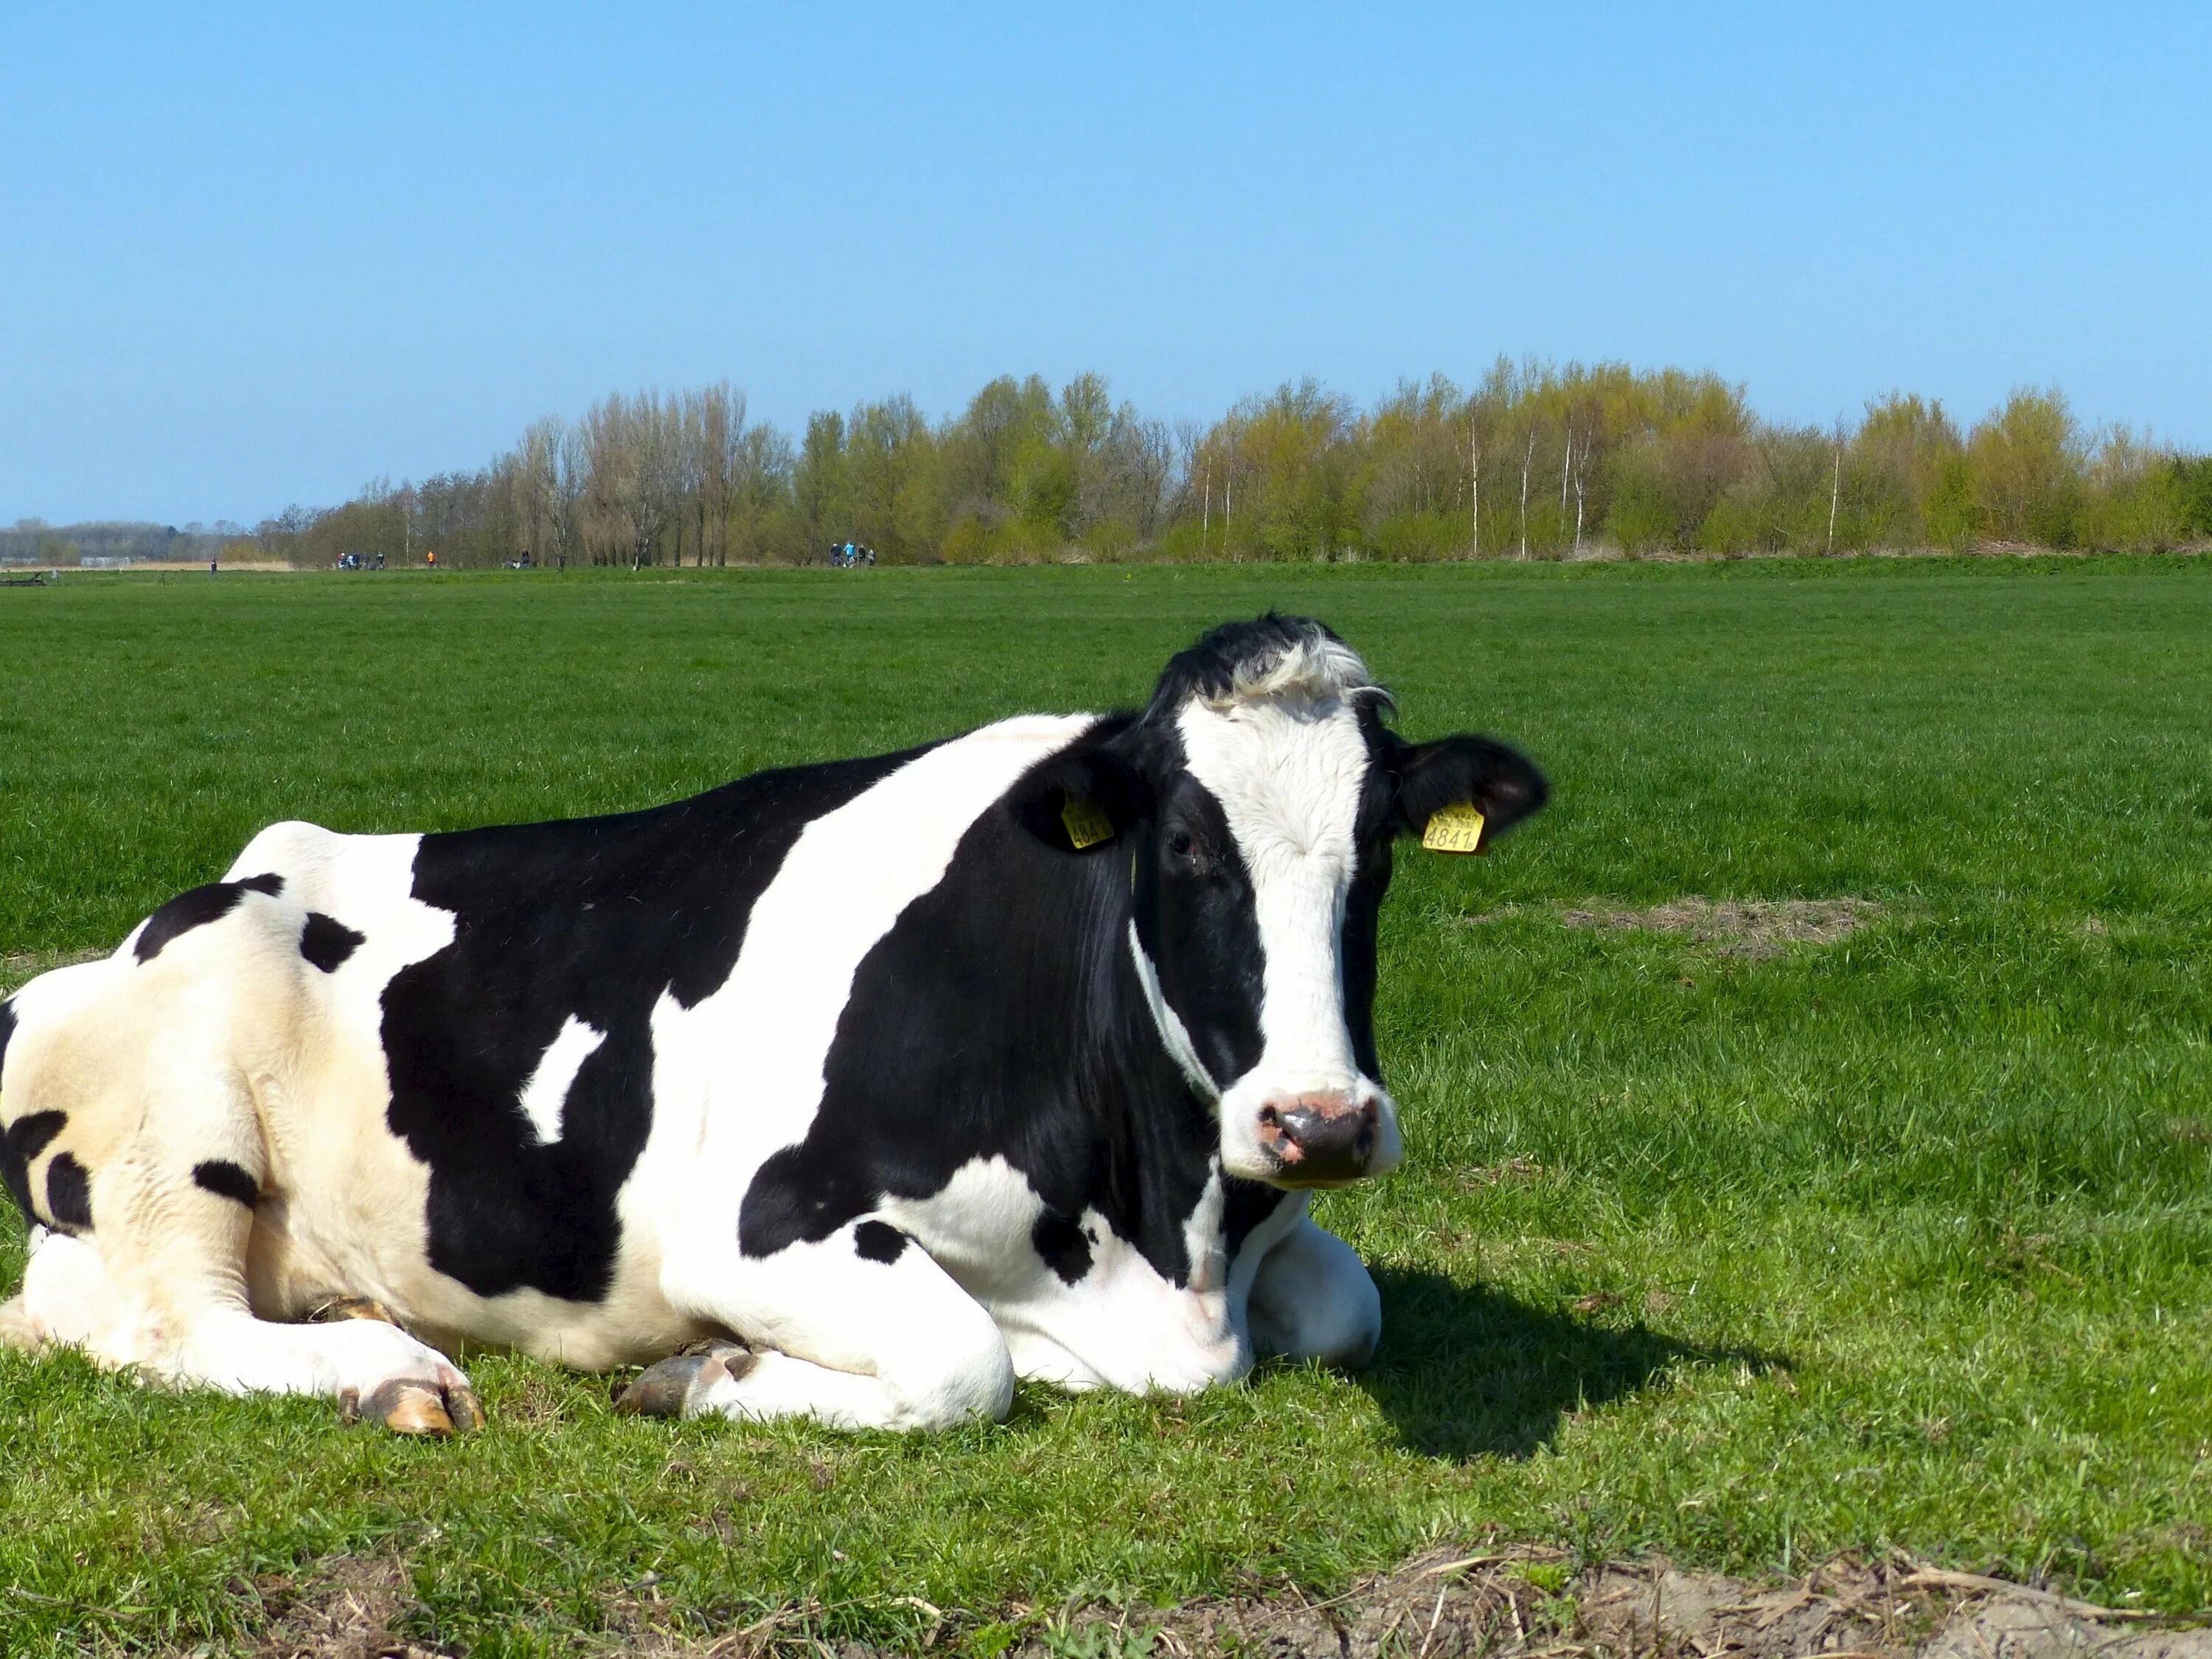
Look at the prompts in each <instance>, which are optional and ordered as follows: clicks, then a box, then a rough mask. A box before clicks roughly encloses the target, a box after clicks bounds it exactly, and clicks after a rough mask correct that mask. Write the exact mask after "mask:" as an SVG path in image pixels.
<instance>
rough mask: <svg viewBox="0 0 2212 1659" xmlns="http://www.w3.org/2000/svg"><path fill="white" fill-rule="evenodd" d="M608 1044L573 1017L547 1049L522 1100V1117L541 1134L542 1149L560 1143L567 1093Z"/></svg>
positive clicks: (595, 1029)
mask: <svg viewBox="0 0 2212 1659" xmlns="http://www.w3.org/2000/svg"><path fill="white" fill-rule="evenodd" d="M606 1040H607V1034H606V1033H605V1031H602V1030H599V1027H597V1026H596V1025H589V1024H586V1023H585V1022H584V1021H582V1020H580V1019H579V1018H576V1017H575V1015H574V1014H571V1015H569V1016H568V1018H567V1019H565V1020H563V1021H562V1023H561V1029H560V1030H559V1031H558V1032H556V1034H555V1036H554V1038H553V1041H552V1042H550V1043H548V1044H547V1045H546V1048H545V1053H544V1055H543V1056H541V1057H540V1058H539V1060H538V1069H537V1070H536V1071H534V1072H532V1073H531V1074H530V1081H529V1082H527V1083H526V1084H524V1085H522V1092H521V1095H520V1101H521V1104H522V1112H523V1115H524V1116H526V1117H527V1118H528V1119H529V1120H530V1123H531V1127H532V1128H534V1129H536V1130H537V1131H538V1144H539V1145H540V1146H551V1145H552V1144H553V1143H554V1142H555V1141H556V1140H558V1139H561V1114H562V1110H563V1109H565V1108H566V1107H567V1106H568V1091H569V1090H570V1089H571V1088H573V1087H574V1086H575V1082H576V1073H579V1072H580V1071H582V1070H583V1069H584V1062H585V1061H586V1060H589V1059H590V1058H591V1057H592V1055H593V1054H596V1053H598V1052H599V1045H600V1044H601V1043H603V1042H605V1041H606Z"/></svg>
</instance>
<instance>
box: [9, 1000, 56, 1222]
mask: <svg viewBox="0 0 2212 1659" xmlns="http://www.w3.org/2000/svg"><path fill="white" fill-rule="evenodd" d="M4 1015H8V1008H7V1005H6V1004H4V1003H0V1016H4ZM8 1017H9V1018H13V1017H12V1016H8ZM5 1035H6V1030H5V1026H4V1024H0V1036H5ZM68 1121H69V1114H68V1113H67V1112H54V1111H46V1112H26V1113H24V1114H23V1115H22V1116H21V1117H19V1118H17V1119H16V1120H15V1121H14V1122H13V1123H11V1124H9V1126H8V1128H7V1133H5V1134H0V1180H5V1181H6V1182H7V1183H8V1196H9V1197H10V1198H12V1199H14V1200H15V1207H16V1208H17V1209H19V1210H21V1212H23V1219H24V1220H26V1221H29V1222H36V1221H37V1220H38V1218H39V1216H38V1212H37V1211H36V1210H35V1209H33V1207H32V1205H31V1162H32V1160H33V1158H37V1157H38V1155H39V1154H40V1152H45V1151H46V1148H47V1147H48V1146H51V1145H52V1144H53V1139H54V1137H55V1136H56V1135H58V1134H59V1133H61V1132H62V1126H63V1125H64V1124H65V1123H67V1122H68Z"/></svg>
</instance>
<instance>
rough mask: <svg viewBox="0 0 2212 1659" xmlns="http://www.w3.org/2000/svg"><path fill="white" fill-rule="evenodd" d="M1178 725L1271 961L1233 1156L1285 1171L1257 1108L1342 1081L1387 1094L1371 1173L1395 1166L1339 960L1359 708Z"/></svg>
mask: <svg viewBox="0 0 2212 1659" xmlns="http://www.w3.org/2000/svg"><path fill="white" fill-rule="evenodd" d="M1354 660H1355V661H1356V660H1357V659H1354ZM1177 725H1178V726H1179V727H1180V728H1181V731H1182V742H1183V752H1184V756H1185V758H1186V761H1187V763H1188V765H1189V768H1190V770H1191V775H1193V776H1194V777H1195V778H1196V779H1197V780H1198V781H1200V783H1202V784H1204V785H1205V786H1206V788H1207V789H1208V790H1210V791H1211V792H1212V794H1213V796H1214V798H1215V799H1217V800H1218V801H1219V802H1220V804H1221V810H1222V812H1223V814H1224V816H1225V817H1227V819H1228V820H1229V827H1230V830H1231V833H1232V834H1233V835H1234V836H1236V838H1237V850H1238V851H1239V852H1240V853H1241V854H1243V860H1244V864H1245V867H1246V869H1247V870H1248V871H1249V873H1250V876H1251V879H1252V890H1253V899H1254V907H1255V910H1256V912H1257V915H1258V920H1259V927H1260V943H1261V950H1262V951H1263V953H1264V954H1265V957H1266V960H1267V966H1266V974H1265V979H1264V983H1263V987H1262V994H1261V1005H1260V1033H1261V1055H1260V1060H1259V1063H1258V1064H1257V1065H1255V1066H1253V1068H1252V1069H1251V1070H1250V1071H1249V1072H1248V1073H1245V1074H1244V1075H1243V1077H1241V1078H1238V1079H1235V1080H1234V1081H1233V1082H1232V1083H1231V1084H1230V1085H1229V1086H1228V1087H1227V1088H1226V1089H1225V1090H1224V1091H1221V1093H1220V1101H1221V1161H1222V1167H1223V1168H1224V1169H1225V1170H1227V1171H1228V1172H1229V1173H1230V1174H1231V1175H1237V1176H1248V1177H1251V1178H1254V1179H1265V1178H1267V1177H1268V1176H1271V1175H1273V1174H1274V1173H1275V1171H1276V1169H1277V1165H1276V1163H1275V1160H1274V1158H1273V1157H1272V1156H1271V1155H1270V1154H1269V1153H1268V1152H1267V1151H1266V1149H1265V1148H1264V1147H1263V1146H1261V1140H1260V1121H1259V1111H1260V1108H1261V1106H1262V1105H1264V1104H1266V1103H1267V1102H1269V1101H1272V1100H1279V1099H1283V1098H1287V1097H1296V1096H1298V1095H1301V1094H1307V1093H1313V1092H1319V1091H1332V1092H1345V1093H1349V1094H1352V1095H1353V1096H1355V1097H1359V1098H1371V1099H1373V1100H1374V1101H1375V1102H1376V1105H1377V1108H1378V1112H1379V1117H1380V1122H1379V1125H1378V1129H1377V1134H1376V1156H1375V1158H1374V1161H1373V1163H1372V1164H1370V1173H1373V1174H1378V1175H1379V1174H1382V1173H1383V1172H1384V1171H1385V1170H1390V1169H1393V1168H1395V1166H1396V1164H1397V1162H1398V1158H1399V1146H1400V1143H1399V1136H1398V1125H1397V1112H1396V1109H1395V1106H1394V1105H1393V1104H1392V1103H1391V1101H1390V1099H1389V1096H1388V1095H1386V1094H1385V1093H1384V1092H1383V1088H1382V1085H1380V1084H1378V1083H1376V1081H1375V1079H1372V1078H1369V1077H1365V1076H1363V1075H1362V1074H1361V1073H1360V1070H1359V1063H1358V1060H1356V1059H1355V1058H1354V1057H1353V1054H1352V1032H1351V1029H1350V1028H1349V1026H1347V1025H1346V1023H1345V1010H1344V998H1343V977H1342V974H1341V972H1340V956H1341V952H1342V948H1343V932H1344V908H1345V902H1346V897H1347V896H1348V895H1349V894H1350V891H1351V888H1352V877H1353V875H1354V874H1355V873H1356V862H1357V858H1358V848H1357V846H1356V844H1355V842H1354V830H1355V829H1356V827H1357V823H1358V813H1359V802H1360V798H1361V794H1362V792H1363V790H1364V785H1365V782H1366V776H1367V769H1368V766H1369V764H1370V761H1369V757H1368V752H1367V740H1366V737H1365V735H1364V733H1363V732H1361V730H1360V726H1359V720H1358V712H1357V710H1356V708H1354V707H1353V706H1352V703H1350V702H1346V700H1344V699H1343V698H1341V697H1339V696H1333V695H1332V696H1321V697H1317V698H1316V697H1310V696H1302V695H1290V696H1261V697H1248V698H1243V699H1239V700H1236V701H1231V702H1212V703H1209V702H1203V701H1200V700H1198V699H1195V698H1194V699H1193V700H1192V701H1191V702H1188V704H1186V705H1185V706H1184V708H1183V710H1182V714H1181V715H1180V717H1179V719H1178V720H1177Z"/></svg>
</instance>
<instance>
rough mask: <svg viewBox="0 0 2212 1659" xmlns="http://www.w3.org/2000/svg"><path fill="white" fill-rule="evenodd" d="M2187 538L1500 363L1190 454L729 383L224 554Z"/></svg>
mask: <svg viewBox="0 0 2212 1659" xmlns="http://www.w3.org/2000/svg"><path fill="white" fill-rule="evenodd" d="M2206 538H2212V458H2207V457H2204V456H2200V455H2192V454H2186V453H2181V452H2179V451H2178V450H2176V449H2174V448H2173V447H2170V446H2167V445H2163V444H2160V443H2157V442H2154V441H2150V440H2148V439H2147V438H2144V437H2142V436H2140V435H2136V434H2135V433H2133V432H2130V430H2129V429H2127V428H2124V427H2112V428H2102V429H2098V430H2088V429H2086V428H2084V427H2083V425H2082V424H2081V422H2079V421H2078V420H2077V419H2076V418H2075V416H2074V415H2073V413H2072V411H2071V410H2069V407H2068V405H2067V403H2066V401H2065V399H2064V398H2063V396H2061V395H2060V394H2059V393H2057V392H2052V391H2044V390H2033V389H2024V390H2021V391H2018V392H2014V393H2013V394H2012V395H2011V396H2010V397H2009V398H2007V399H2006V400H2005V402H2004V403H2003V404H2002V406H2001V407H1999V408H1997V409H1995V410H1990V412H1989V413H1988V414H1986V415H1985V416H1983V417H1982V418H1981V419H1979V420H1978V421H1975V422H1972V423H1971V424H1966V425H1962V424H1961V423H1960V422H1958V421H1957V420H1955V419H1954V417H1953V416H1951V415H1950V414H1949V413H1948V411H1947V410H1945V409H1944V407H1943V406H1942V404H1941V403H1939V402H1935V401H1931V400H1929V399H1925V398H1920V397H1917V396H1914V395H1911V394H1909V393H1895V394H1892V395H1890V396H1887V397H1884V398H1878V399H1876V400H1875V401H1873V402H1871V403H1869V404H1868V405H1867V406H1866V408H1865V409H1864V410H1863V412H1862V413H1861V414H1860V415H1859V416H1858V417H1857V419H1856V420H1852V421H1847V422H1844V421H1839V422H1837V423H1835V424H1834V425H1832V426H1828V427H1821V426H1813V425H1798V424H1792V423H1790V422H1782V421H1775V420H1771V419H1767V418H1765V417H1762V416H1759V414H1758V413H1757V412H1755V411H1754V410H1753V409H1752V407H1751V406H1750V404H1749V403H1748V401H1747V397H1746V393H1745V389H1744V388H1743V387H1742V386H1739V385H1735V384H1732V383H1730V382H1728V381H1726V380H1722V379H1720V378H1719V377H1718V376H1717V375H1713V374H1689V373H1685V372H1683V371H1681V370H1678V369H1660V370H1638V369H1632V368H1628V367H1626V366H1625V365H1620V364H1613V363H1602V364H1598V365H1595V366H1584V365H1581V364H1568V365H1566V366H1564V367H1559V366H1554V365H1551V364H1547V363H1538V362H1528V363H1522V364H1514V363H1510V362H1506V361H1504V360H1503V359H1501V360H1500V361H1499V362H1497V363H1496V364H1495V365H1493V366H1492V368H1491V369H1490V370H1489V372H1488V373H1487V374H1485V375H1484V376H1483V377H1482V378H1481V379H1480V380H1479V381H1477V382H1476V383H1475V384H1474V385H1473V386H1469V387H1465V388H1462V387H1461V386H1457V385H1455V384H1454V383H1453V382H1452V381H1450V380H1447V379H1445V378H1443V376H1441V375H1438V376H1434V377H1431V379H1430V380H1426V381H1424V382H1419V383H1414V382H1407V383H1405V384H1402V385H1401V386H1399V387H1398V389H1397V390H1396V391H1395V392H1392V393H1391V394H1390V395H1389V396H1388V397H1386V398H1383V399H1382V400H1381V401H1380V402H1378V403H1376V404H1374V405H1373V406H1371V407H1368V408H1361V407H1360V406H1358V405H1357V404H1354V403H1353V402H1352V400H1351V399H1349V398H1346V397H1344V396H1343V395H1341V394H1340V393H1337V392H1332V391H1329V390H1327V389H1325V388H1324V387H1322V386H1319V385H1318V384H1316V382H1314V381H1312V380H1304V381H1300V382H1296V383H1293V384H1288V385H1285V386H1281V387H1279V388H1278V389H1277V390H1275V391H1274V392H1269V393H1267V394H1265V395H1262V396H1258V397H1254V398H1247V399H1246V400H1244V401H1243V402H1242V403H1240V404H1237V406H1236V407H1235V408H1233V409H1231V410H1229V411H1228V412H1227V413H1226V414H1225V415H1223V416H1221V417H1220V418H1218V420H1215V421H1213V422H1211V423H1203V422H1190V421H1186V422H1177V423H1175V424H1170V423H1168V422H1164V421H1161V420H1159V419H1158V418H1154V417H1151V416H1146V415H1144V414H1142V413H1140V412H1139V410H1136V409H1134V408H1133V407H1132V406H1131V405H1130V404H1127V403H1126V402H1119V403H1117V402H1116V401H1115V399H1114V398H1113V397H1112V395H1111V393H1110V390H1109V386H1108V384H1107V382H1106V381H1105V380H1104V379H1103V378H1102V377H1101V376H1098V375H1096V374H1083V375H1079V376H1077V377H1076V378H1075V379H1074V380H1071V381H1069V382H1068V383H1067V384H1066V386H1061V387H1060V388H1058V389H1056V390H1055V389H1054V388H1053V387H1052V386H1048V384H1047V383H1046V382H1045V381H1044V380H1042V379H1041V378H1039V377H1037V376H1036V375H1031V376H1030V377H1028V378H1027V379H1020V380H1018V379H1015V378H1013V377H1011V376H1009V377H1004V378H1001V379H999V380H993V381H992V382H990V383H989V384H988V385H987V386H984V387H983V388H982V390H981V391H980V392H977V393H976V394H975V397H974V398H972V399H971V400H970V401H969V404H968V405H967V407H966V408H965V409H963V410H960V411H959V412H958V413H957V414H955V415H952V416H949V417H946V418H944V419H939V420H932V419H931V418H930V417H929V416H927V415H925V414H924V413H923V412H922V411H921V410H919V409H918V408H916V406H915V404H914V401H913V400H912V399H911V398H907V397H903V396H902V397H895V398H888V399H885V400H884V401H881V402H872V403H862V404H859V405H857V406H856V407H855V408H854V409H853V410H850V411H849V412H848V411H839V410H825V411H822V412H818V413H817V414H815V415H813V416H811V417H809V419H808V420H807V422H806V424H805V430H804V432H803V433H801V434H800V435H799V437H798V439H797V441H795V442H794V441H793V439H792V438H791V437H790V436H788V435H786V434H785V433H784V432H782V431H781V430H780V429H779V428H776V427H775V426H774V425H772V424H769V423H765V422H757V421H755V420H753V419H751V418H750V415H749V413H748V411H747V409H746V404H745V398H744V394H743V393H742V392H738V391H737V390H735V389H733V388H732V387H731V386H728V385H727V384H722V385H717V386H707V387H704V388H702V389H698V390H694V391H686V392H675V393H671V394H664V393H661V392H640V393H636V394H635V395H629V396H624V395H620V394H617V395H614V396H610V397H608V398H605V399H604V400H603V401H601V402H600V403H599V404H595V405H593V406H592V408H590V409H588V410H586V411H585V412H584V414H583V415H582V416H581V417H580V418H578V419H574V420H565V419H562V418H561V417H559V416H549V417H547V418H546V419H544V420H541V421H539V422H537V423H536V424H535V425H533V426H532V427H531V428H529V429H528V430H527V431H526V432H525V433H524V434H523V435H522V437H521V440H520V442H518V443H517V444H516V446H515V447H513V449H511V450H509V451H507V453H503V454H501V455H499V456H497V457H495V459H493V460H492V461H491V462H490V463H489V464H488V465H485V466H484V467H483V468H481V469H478V470H477V471H462V472H453V473H447V474H441V475H439V476H437V477H431V478H427V479H423V480H422V481H420V482H417V483H401V484H397V485H395V484H392V483H390V482H389V481H386V480H380V481H378V482H377V483H374V484H372V485H370V486H369V487H368V488H367V489H363V490H362V492H361V494H360V495H357V496H356V498H355V499H354V500H352V501H347V502H345V503H343V505H341V506H338V507H329V508H324V509H320V510H310V509H307V508H302V507H292V508H289V509H288V510H287V511H286V512H285V513H283V514H280V515H279V516H278V517H276V518H274V519H271V520H267V521H265V522H264V523H263V524H262V525H261V526H258V528H257V529H256V530H255V531H254V532H252V536H251V538H250V539H251V541H252V544H253V548H252V550H254V551H256V552H258V553H260V554H262V555H264V556H280V557H283V558H288V559H290V560H292V561H293V562H296V563H301V564H310V565H312V564H326V563H331V562H336V560H337V558H338V557H340V556H343V555H344V554H347V553H355V554H359V555H362V556H364V557H370V556H375V555H378V554H381V555H383V556H385V557H386V559H387V560H388V561H392V562H399V563H402V564H420V563H422V562H423V560H424V556H426V555H428V554H431V553H435V556H436V562H438V563H439V564H441V565H455V566H471V565H496V564H501V563H506V562H512V561H515V560H518V559H520V557H521V556H523V555H524V554H525V553H527V554H528V555H529V556H530V560H531V562H533V563H535V564H538V565H556V564H557V565H562V566H585V565H626V566H629V567H632V568H643V567H647V566H683V565H695V566H696V565H711V566H721V565H732V564H758V563H800V562H818V561H820V560H822V559H823V558H825V557H826V556H828V553H829V549H830V548H831V546H832V545H833V544H842V543H845V542H848V541H851V542H857V543H860V544H866V545H868V546H870V547H872V548H873V549H874V550H875V551H876V554H877V556H878V559H879V560H880V561H881V562H885V563H899V562H906V563H936V562H946V563H975V562H1020V561H1025V560H1036V559H1048V558H1055V557H1078V558H1090V559H1095V560H1102V561H1103V560H1115V559H1160V560H1214V559H1218V560H1335V559H1387V560H1407V561H1427V560H1441V559H1458V558H1509V557H1510V558H1547V559H1550V558H1561V557H1572V556H1577V555H1580V556H1590V555H1593V554H1595V553H1597V552H1599V551H1601V550H1603V551H1618V552H1622V553H1626V554H1628V555H1631V556H1639V555H1650V554H1663V553H1677V554H1680V553H1708V554H1717V555H1735V554H1750V553H1784V552H1798V553H1827V552H1838V553H1840V552H1848V551H1862V550H1881V549H1900V550H1903V549H1921V548H1939V549H1959V550H1964V549H1968V548H1972V547H1975V546H1979V545H1988V544H2006V545H2015V546H2022V547H2047V548H2055V549H2068V548H2112V549H2141V550H2159V549H2166V548H2172V547H2175V546H2180V545H2185V544H2190V543H2191V542H2193V541H2201V540H2203V539H2206Z"/></svg>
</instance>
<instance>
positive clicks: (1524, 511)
mask: <svg viewBox="0 0 2212 1659" xmlns="http://www.w3.org/2000/svg"><path fill="white" fill-rule="evenodd" d="M1535 462H1536V428H1534V427H1533V426H1532V427H1530V428H1528V452H1527V453H1525V454H1523V455H1522V457H1521V556H1522V558H1524V559H1525V558H1527V557H1528V469H1529V468H1530V467H1531V466H1533V465H1535Z"/></svg>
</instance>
